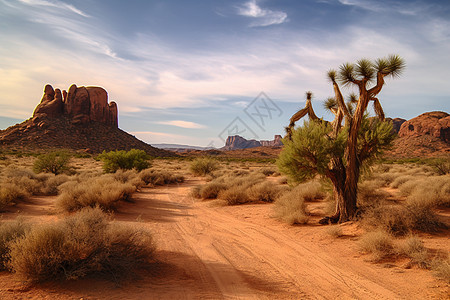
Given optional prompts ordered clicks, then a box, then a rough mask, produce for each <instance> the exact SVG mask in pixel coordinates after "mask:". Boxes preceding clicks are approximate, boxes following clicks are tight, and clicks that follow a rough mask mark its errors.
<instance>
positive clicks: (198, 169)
mask: <svg viewBox="0 0 450 300" xmlns="http://www.w3.org/2000/svg"><path fill="white" fill-rule="evenodd" d="M218 168H219V166H218V163H217V161H216V160H215V159H212V158H208V157H204V158H196V159H194V160H193V161H192V163H191V166H190V169H191V172H192V173H193V174H194V175H196V176H205V175H207V174H210V173H211V172H213V171H215V170H217V169H218Z"/></svg>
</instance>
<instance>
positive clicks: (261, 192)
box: [247, 181, 281, 202]
mask: <svg viewBox="0 0 450 300" xmlns="http://www.w3.org/2000/svg"><path fill="white" fill-rule="evenodd" d="M247 193H248V196H249V199H250V201H263V202H274V201H275V200H276V199H277V198H278V197H279V195H280V193H281V189H280V188H279V187H278V186H277V185H275V184H274V183H273V182H268V181H265V182H261V183H257V184H255V185H253V186H251V187H250V188H249V189H248V192H247Z"/></svg>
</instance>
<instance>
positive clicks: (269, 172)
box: [261, 168, 276, 176]
mask: <svg viewBox="0 0 450 300" xmlns="http://www.w3.org/2000/svg"><path fill="white" fill-rule="evenodd" d="M275 172H276V171H275V170H274V169H271V168H264V169H262V170H261V173H263V174H264V175H265V176H270V175H273V174H275Z"/></svg>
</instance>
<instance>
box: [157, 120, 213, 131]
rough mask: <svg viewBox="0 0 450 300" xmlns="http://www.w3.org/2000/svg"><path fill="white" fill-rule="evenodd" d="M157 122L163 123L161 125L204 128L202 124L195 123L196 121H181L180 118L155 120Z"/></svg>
mask: <svg viewBox="0 0 450 300" xmlns="http://www.w3.org/2000/svg"><path fill="white" fill-rule="evenodd" d="M157 123H158V124H163V125H172V126H177V127H181V128H189V129H198V128H205V127H206V126H204V125H201V124H197V123H194V122H188V121H181V120H174V121H161V122H157Z"/></svg>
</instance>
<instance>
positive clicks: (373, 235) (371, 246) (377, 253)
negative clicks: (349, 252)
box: [359, 231, 394, 261]
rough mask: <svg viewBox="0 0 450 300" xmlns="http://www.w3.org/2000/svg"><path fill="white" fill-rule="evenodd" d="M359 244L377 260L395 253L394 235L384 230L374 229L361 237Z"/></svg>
mask: <svg viewBox="0 0 450 300" xmlns="http://www.w3.org/2000/svg"><path fill="white" fill-rule="evenodd" d="M359 245H360V248H361V250H362V251H364V252H366V253H371V254H372V257H373V259H374V260H375V261H378V260H381V259H383V258H386V257H388V256H389V255H392V254H393V253H394V242H393V239H392V237H391V236H390V235H389V234H388V233H386V232H384V231H373V232H369V233H366V234H365V235H364V236H362V237H361V240H360V241H359Z"/></svg>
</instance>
